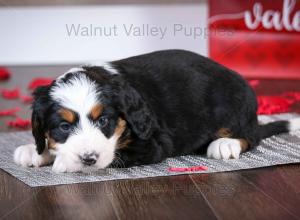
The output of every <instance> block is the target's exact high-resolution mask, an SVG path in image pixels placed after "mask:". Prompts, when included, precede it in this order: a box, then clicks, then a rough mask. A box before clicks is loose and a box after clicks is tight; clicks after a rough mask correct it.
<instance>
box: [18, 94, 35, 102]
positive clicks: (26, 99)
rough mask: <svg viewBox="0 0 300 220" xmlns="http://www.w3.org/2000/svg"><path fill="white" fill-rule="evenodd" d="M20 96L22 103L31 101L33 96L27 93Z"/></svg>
mask: <svg viewBox="0 0 300 220" xmlns="http://www.w3.org/2000/svg"><path fill="white" fill-rule="evenodd" d="M20 98H21V100H22V101H23V102H24V103H31V102H32V101H33V97H32V96H29V95H22V96H21V97H20Z"/></svg>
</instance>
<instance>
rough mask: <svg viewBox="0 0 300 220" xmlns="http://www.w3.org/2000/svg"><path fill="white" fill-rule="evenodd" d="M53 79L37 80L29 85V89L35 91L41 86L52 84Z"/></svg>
mask: <svg viewBox="0 0 300 220" xmlns="http://www.w3.org/2000/svg"><path fill="white" fill-rule="evenodd" d="M52 81H53V79H50V78H35V79H32V80H31V82H30V83H29V84H28V89H31V90H34V89H36V88H37V87H39V86H47V85H50V84H51V83H52Z"/></svg>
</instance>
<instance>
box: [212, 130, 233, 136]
mask: <svg viewBox="0 0 300 220" xmlns="http://www.w3.org/2000/svg"><path fill="white" fill-rule="evenodd" d="M216 137H217V138H230V137H232V133H231V131H230V130H229V128H220V129H219V130H218V131H217V133H216Z"/></svg>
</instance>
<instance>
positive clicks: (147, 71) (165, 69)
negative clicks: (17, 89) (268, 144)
mask: <svg viewBox="0 0 300 220" xmlns="http://www.w3.org/2000/svg"><path fill="white" fill-rule="evenodd" d="M32 109H33V112H32V134H33V136H34V139H35V144H29V145H24V146H20V147H18V148H17V149H16V151H15V153H14V161H15V162H16V163H17V164H20V165H22V166H37V167H38V166H43V165H47V164H50V163H52V162H53V167H52V169H53V171H55V172H76V171H82V170H84V169H85V168H86V167H93V168H95V169H102V168H106V167H130V166H134V165H144V164H152V163H158V162H161V161H162V160H164V159H166V158H167V157H174V156H180V155H187V154H201V153H207V156H208V157H210V158H214V159H230V158H239V155H240V154H241V153H242V152H245V151H247V150H248V149H251V148H252V147H255V146H257V145H258V144H259V142H260V140H261V139H262V138H266V137H269V136H271V135H276V134H279V133H282V132H288V131H290V130H295V129H298V128H300V119H293V120H291V121H277V122H273V123H270V124H267V125H259V124H258V121H257V115H256V111H257V101H256V97H255V94H254V92H253V90H252V89H251V88H250V87H249V86H248V84H247V82H246V81H245V80H244V79H243V78H242V77H241V76H239V75H238V74H237V73H235V72H234V71H232V70H229V69H227V68H225V67H224V66H222V65H219V64H217V63H215V62H213V61H212V60H210V59H208V58H205V57H203V56H200V55H197V54H195V53H192V52H188V51H182V50H165V51H158V52H153V53H149V54H144V55H140V56H135V57H130V58H127V59H123V60H118V61H113V62H110V63H105V64H103V65H100V66H83V67H82V68H74V69H71V70H69V71H68V72H67V73H65V74H63V75H62V76H60V77H58V78H57V79H56V80H55V81H53V83H52V84H51V85H49V86H43V87H39V88H38V89H37V90H36V91H35V92H34V102H33V106H32Z"/></svg>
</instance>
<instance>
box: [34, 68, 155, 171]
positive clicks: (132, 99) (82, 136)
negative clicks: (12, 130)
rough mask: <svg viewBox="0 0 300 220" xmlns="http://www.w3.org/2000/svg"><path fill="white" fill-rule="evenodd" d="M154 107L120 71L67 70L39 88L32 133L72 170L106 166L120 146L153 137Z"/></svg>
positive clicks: (100, 69)
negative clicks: (151, 107) (152, 110)
mask: <svg viewBox="0 0 300 220" xmlns="http://www.w3.org/2000/svg"><path fill="white" fill-rule="evenodd" d="M154 124H155V123H154V120H153V115H152V113H151V110H150V109H149V106H147V104H146V103H145V101H144V100H143V98H142V97H141V95H140V94H139V93H138V92H137V91H136V90H135V89H134V88H133V87H131V86H130V85H129V84H128V83H127V82H125V81H124V79H123V78H122V76H120V75H112V74H109V73H108V72H107V71H106V70H105V69H103V68H101V67H85V68H83V69H80V70H77V71H75V72H71V73H67V74H65V75H63V76H61V77H59V78H58V79H56V80H55V81H54V82H53V83H52V84H51V85H50V86H47V87H40V88H38V89H37V90H36V91H35V92H34V103H33V112H32V133H33V136H34V138H35V142H36V145H37V151H38V153H39V154H41V153H42V152H43V151H44V149H45V147H48V148H49V150H50V152H52V153H53V154H55V155H56V156H57V157H61V158H62V159H63V161H65V165H66V166H67V167H70V170H73V171H79V170H82V169H83V168H84V167H86V166H93V167H95V168H98V169H100V168H105V167H107V166H108V165H109V164H111V163H112V162H113V160H114V159H115V151H116V150H117V149H118V148H121V147H128V146H126V145H128V143H130V141H132V140H134V139H148V138H149V137H150V136H151V134H152V132H153V127H154Z"/></svg>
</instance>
